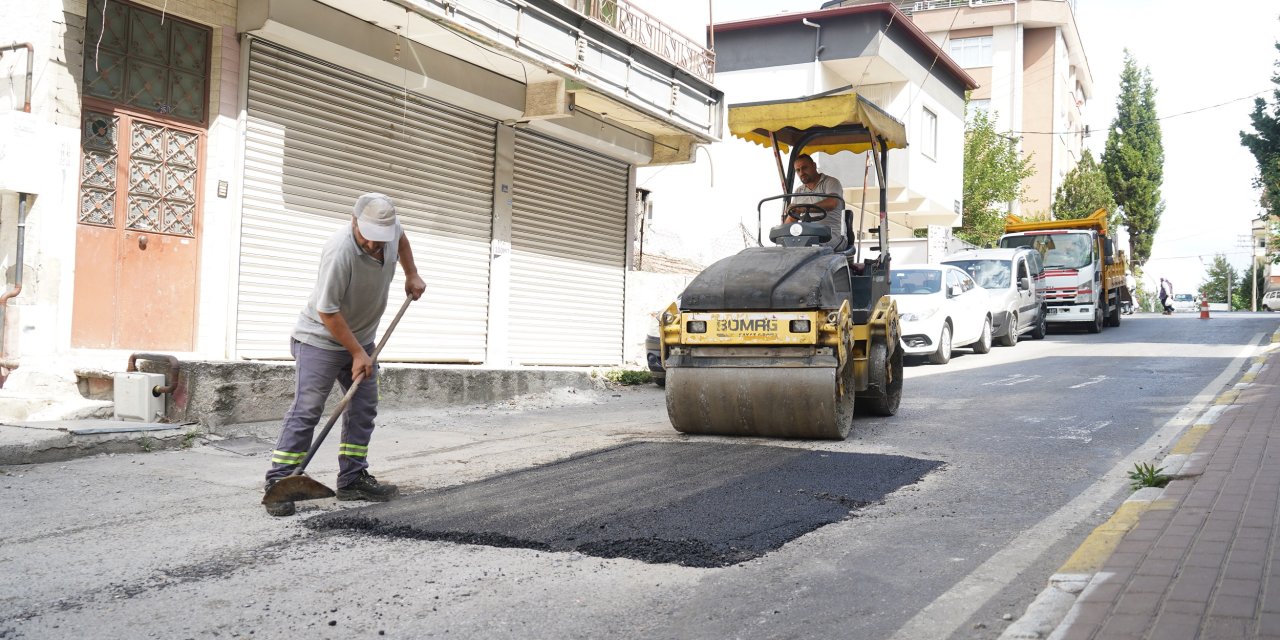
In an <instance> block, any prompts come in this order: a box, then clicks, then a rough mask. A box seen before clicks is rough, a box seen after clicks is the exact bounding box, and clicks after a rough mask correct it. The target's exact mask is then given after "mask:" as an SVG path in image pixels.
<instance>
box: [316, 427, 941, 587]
mask: <svg viewBox="0 0 1280 640" xmlns="http://www.w3.org/2000/svg"><path fill="white" fill-rule="evenodd" d="M940 464H941V463H940V462H937V461H934V460H921V459H916V458H908V457H903V456H892V455H873V454H861V453H839V452H828V451H809V450H802V449H793V448H787V447H779V446H769V445H760V444H739V443H720V442H684V443H655V442H639V443H630V444H625V445H621V446H618V447H612V448H609V449H603V450H599V451H594V452H591V453H587V454H584V455H580V456H576V457H573V458H570V459H567V460H564V461H561V462H557V463H553V464H549V465H545V466H541V467H535V468H531V469H526V470H522V471H518V472H514V473H510V474H506V475H502V476H497V477H494V478H490V479H487V480H484V481H481V482H477V483H472V484H468V485H462V486H457V487H450V488H447V489H442V490H438V491H431V492H426V493H421V494H417V495H410V496H405V497H402V498H400V499H398V500H396V501H394V502H390V503H384V504H378V505H373V506H369V507H363V508H357V509H348V510H344V511H341V512H335V513H331V514H326V515H323V516H318V517H315V518H312V519H311V520H310V521H308V524H309V526H312V527H316V528H319V529H354V530H359V531H365V532H369V533H373V534H377V535H384V536H391V537H401V538H416V539H424V540H448V541H453V542H459V543H466V544H482V545H490V546H498V547H522V548H529V549H539V550H546V551H578V552H581V553H584V554H587V555H592V556H599V557H606V558H631V559H634V560H640V561H643V562H649V563H672V564H679V565H683V566H690V567H718V566H725V565H729V564H734V563H738V562H742V561H744V560H749V559H751V558H755V557H758V556H761V555H764V554H765V553H768V552H769V551H772V550H774V549H777V548H779V547H781V546H782V545H784V544H786V543H787V542H788V541H790V540H793V539H795V538H797V537H799V536H802V535H804V534H806V533H808V532H810V531H813V530H815V529H817V528H819V527H822V526H823V525H827V524H830V523H833V522H838V521H840V520H843V519H845V518H847V517H849V516H850V515H851V514H853V513H854V512H856V511H857V510H858V509H859V508H861V507H864V506H866V505H869V504H874V503H877V502H880V501H881V500H883V499H884V497H885V496H886V495H887V494H889V493H891V492H893V491H895V490H897V489H899V488H901V487H903V486H906V485H910V484H914V483H915V482H918V481H919V480H920V479H921V478H922V477H923V476H924V475H925V474H927V473H929V472H930V471H931V470H933V469H935V468H936V467H938V465H940Z"/></svg>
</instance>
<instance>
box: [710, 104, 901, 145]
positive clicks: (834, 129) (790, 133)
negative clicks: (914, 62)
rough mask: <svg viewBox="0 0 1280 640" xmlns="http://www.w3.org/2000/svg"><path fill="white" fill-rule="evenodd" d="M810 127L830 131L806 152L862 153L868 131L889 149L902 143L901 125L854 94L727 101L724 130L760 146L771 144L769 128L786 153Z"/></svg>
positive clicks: (868, 142) (869, 138)
mask: <svg viewBox="0 0 1280 640" xmlns="http://www.w3.org/2000/svg"><path fill="white" fill-rule="evenodd" d="M813 129H825V130H829V135H823V136H820V137H818V138H815V139H813V140H812V141H810V142H809V143H808V144H807V145H805V149H804V150H805V152H806V153H814V152H821V153H837V152H840V151H852V152H854V153H862V152H863V151H866V150H867V149H870V148H871V140H872V136H875V137H878V138H881V139H883V140H884V146H885V147H886V148H888V149H903V148H905V147H906V146H907V129H906V127H904V126H903V124H902V123H901V122H899V121H898V120H897V119H895V118H894V117H893V116H891V115H889V114H887V113H885V112H884V111H883V110H881V109H880V107H877V106H876V105H875V104H873V103H872V102H870V101H869V100H866V99H865V98H863V97H861V96H859V95H858V94H856V93H844V94H840V95H834V96H821V97H817V98H799V99H792V100H774V101H770V102H753V103H750V104H738V105H729V132H730V133H732V134H733V135H735V136H737V137H739V138H742V139H743V140H747V141H750V142H754V143H756V144H759V145H762V146H765V147H769V148H772V145H771V144H770V142H769V134H770V133H773V134H774V135H775V136H776V137H777V139H778V146H779V147H780V148H781V149H782V151H783V152H788V151H789V149H790V147H791V146H792V145H794V144H795V143H796V142H798V141H799V140H800V139H801V138H802V137H803V136H804V135H806V134H808V133H810V131H811V130H813Z"/></svg>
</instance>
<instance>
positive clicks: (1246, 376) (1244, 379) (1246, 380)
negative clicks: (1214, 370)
mask: <svg viewBox="0 0 1280 640" xmlns="http://www.w3.org/2000/svg"><path fill="white" fill-rule="evenodd" d="M1257 378H1258V374H1256V373H1246V374H1244V375H1242V376H1240V382H1243V383H1245V384H1248V383H1250V382H1253V381H1254V380H1256V379H1257Z"/></svg>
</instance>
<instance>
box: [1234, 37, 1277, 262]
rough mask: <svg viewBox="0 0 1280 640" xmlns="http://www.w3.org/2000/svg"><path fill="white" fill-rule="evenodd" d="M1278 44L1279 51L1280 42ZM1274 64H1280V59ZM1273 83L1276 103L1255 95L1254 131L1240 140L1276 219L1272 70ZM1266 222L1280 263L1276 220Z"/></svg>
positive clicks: (1270, 248) (1251, 116)
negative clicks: (1253, 163)
mask: <svg viewBox="0 0 1280 640" xmlns="http://www.w3.org/2000/svg"><path fill="white" fill-rule="evenodd" d="M1275 47H1276V50H1277V51H1280V42H1277V43H1276V45H1275ZM1274 66H1275V67H1277V68H1280V61H1277V62H1276V63H1275V64H1274ZM1271 83H1272V84H1274V85H1276V88H1275V89H1272V91H1271V97H1272V100H1273V101H1274V104H1270V105H1269V104H1267V101H1266V100H1265V99H1263V98H1262V97H1258V98H1254V100H1253V113H1251V114H1249V120H1250V121H1251V122H1252V124H1253V132H1252V133H1246V132H1244V131H1241V132H1240V144H1241V145H1244V147H1245V148H1246V149H1248V150H1249V153H1252V154H1253V158H1254V160H1256V161H1257V163H1258V175H1256V176H1254V178H1253V186H1255V187H1257V188H1258V189H1259V191H1260V192H1261V193H1260V194H1259V197H1258V202H1259V204H1261V205H1262V208H1263V209H1264V210H1265V211H1266V212H1267V213H1268V214H1269V215H1270V216H1272V220H1273V221H1274V220H1275V216H1280V73H1272V74H1271ZM1267 226H1268V233H1267V255H1268V256H1269V257H1270V258H1271V261H1272V262H1276V263H1280V232H1278V230H1277V225H1276V224H1275V223H1274V222H1273V223H1272V224H1269V225H1267Z"/></svg>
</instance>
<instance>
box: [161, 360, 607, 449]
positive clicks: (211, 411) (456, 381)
mask: <svg viewBox="0 0 1280 640" xmlns="http://www.w3.org/2000/svg"><path fill="white" fill-rule="evenodd" d="M139 366H140V368H141V369H143V370H144V371H154V372H156V373H163V371H164V370H163V368H161V367H159V366H158V365H156V366H153V365H152V363H140V364H139ZM378 375H379V390H380V397H381V400H380V401H379V405H378V406H379V408H380V409H382V410H396V409H420V408H424V407H447V406H471V405H482V404H494V403H497V402H502V401H504V400H510V399H514V398H518V397H520V396H525V395H530V394H536V393H544V392H548V391H554V390H561V389H576V390H589V389H596V388H602V387H601V386H600V385H601V384H602V383H601V381H600V380H599V379H597V378H595V377H593V376H592V374H591V372H589V371H587V370H581V369H579V370H572V369H510V370H500V369H498V370H496V369H474V368H464V367H457V368H439V367H431V368H429V367H413V366H410V365H396V366H384V367H382V368H381V370H380V373H379V374H378ZM294 382H295V378H294V367H293V363H271V362H225V361H224V362H209V361H206V362H184V363H182V365H181V373H180V375H179V382H178V385H177V388H176V389H175V390H174V393H173V394H172V395H171V396H170V398H169V400H168V403H167V406H166V417H167V418H168V419H169V420H170V421H172V422H198V423H200V424H201V425H204V426H206V427H211V428H215V427H220V426H224V425H230V424H240V423H245V422H262V421H267V420H280V419H282V418H283V417H284V414H285V412H286V411H287V410H288V409H289V406H290V405H291V404H292V403H293V391H294ZM341 397H342V393H341V391H340V389H339V388H338V387H336V386H335V387H334V391H333V392H331V393H330V394H329V404H328V408H327V410H326V413H328V412H329V411H332V410H333V409H334V408H335V407H336V405H337V402H338V401H339V400H340V399H341ZM215 432H216V429H215Z"/></svg>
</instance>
